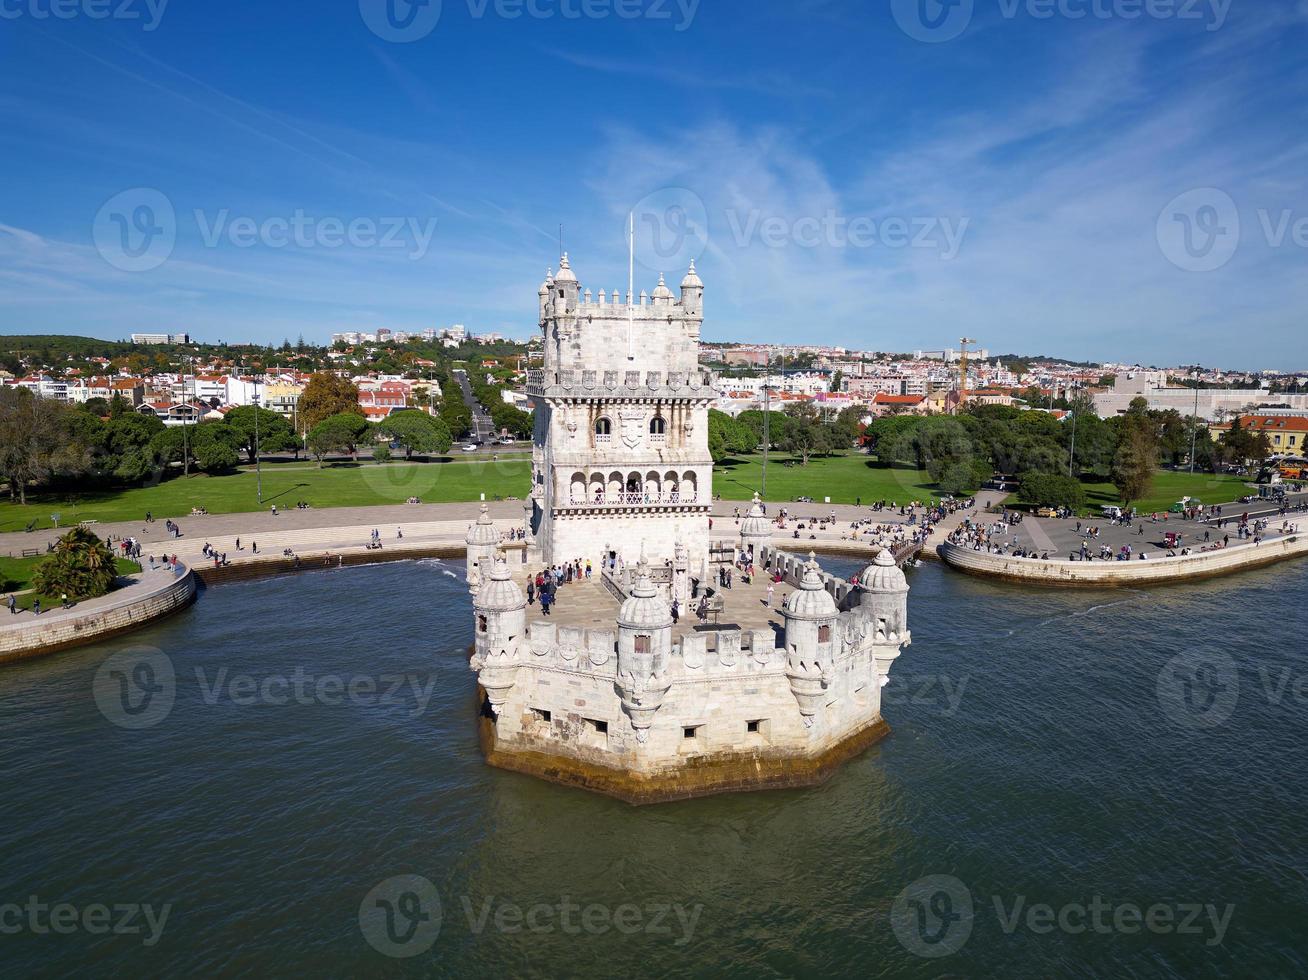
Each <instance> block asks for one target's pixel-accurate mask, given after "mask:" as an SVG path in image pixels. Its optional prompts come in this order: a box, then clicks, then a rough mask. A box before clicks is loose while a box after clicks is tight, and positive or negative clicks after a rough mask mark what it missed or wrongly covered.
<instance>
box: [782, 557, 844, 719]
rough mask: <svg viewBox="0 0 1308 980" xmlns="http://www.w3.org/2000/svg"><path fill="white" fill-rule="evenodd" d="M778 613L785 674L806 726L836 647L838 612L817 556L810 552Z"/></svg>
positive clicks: (817, 703)
mask: <svg viewBox="0 0 1308 980" xmlns="http://www.w3.org/2000/svg"><path fill="white" fill-rule="evenodd" d="M781 615H782V618H783V619H784V620H785V622H786V677H787V678H788V679H789V680H790V693H791V694H793V695H794V696H795V700H796V701H797V702H798V703H799V713H800V714H801V715H802V716H803V718H804V727H806V728H809V727H812V725H813V717H814V716H815V715H816V714H817V713H818V711H819V710H820V709H821V708H822V702H823V700H824V698H825V694H826V689H827V686H828V685H829V684H830V683H831V679H832V664H833V661H834V660H835V650H836V649H837V644H836V630H835V626H836V620H837V619H838V618H839V616H840V611H839V610H838V609H837V608H836V600H835V599H833V598H832V597H831V593H829V592H828V591H827V590H826V589H825V588H824V587H823V585H822V578H821V576H819V574H818V563H817V556H815V555H814V554H813V553H812V552H809V556H808V561H807V562H806V563H805V565H804V575H803V577H802V578H801V579H800V582H799V588H797V589H795V591H794V592H792V593H790V595H789V596H788V597H787V598H786V601H785V604H784V605H783V606H782V607H781Z"/></svg>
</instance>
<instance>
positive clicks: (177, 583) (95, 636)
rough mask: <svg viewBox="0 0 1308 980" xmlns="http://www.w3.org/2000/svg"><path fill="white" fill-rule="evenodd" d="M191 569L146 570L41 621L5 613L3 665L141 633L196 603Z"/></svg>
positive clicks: (0, 620)
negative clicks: (138, 630) (135, 631)
mask: <svg viewBox="0 0 1308 980" xmlns="http://www.w3.org/2000/svg"><path fill="white" fill-rule="evenodd" d="M195 590H196V582H195V576H194V574H192V572H191V570H190V568H188V567H187V566H186V565H185V564H183V563H179V564H178V566H177V567H176V568H165V567H164V566H162V565H160V566H158V567H156V568H149V567H144V568H142V569H141V571H139V572H136V573H134V574H132V575H124V576H120V577H119V579H118V588H116V589H114V591H112V592H110V593H109V594H108V595H102V596H99V597H98V598H95V599H83V600H82V601H81V602H78V603H77V604H75V605H74V606H72V607H71V608H69V609H63V608H61V607H59V606H55V607H54V608H53V609H48V610H46V611H45V612H43V613H41V615H39V616H37V615H36V614H35V613H32V612H30V611H23V612H20V613H18V614H16V615H14V614H10V613H7V612H3V611H0V664H3V663H6V662H8V661H12V660H22V659H25V658H28V657H38V656H43V655H44V654H47V653H54V652H55V651H56V650H62V649H65V648H66V647H72V646H79V645H80V644H83V643H90V642H92V641H94V640H102V639H105V638H107V637H110V636H114V635H117V634H119V633H125V632H127V631H128V630H133V629H136V628H138V627H140V626H142V625H144V624H146V623H148V622H150V621H151V620H155V619H159V618H160V617H162V616H167V615H169V614H171V613H174V612H177V611H178V610H180V609H184V608H185V607H186V606H188V605H190V603H191V602H192V601H193V600H194V599H195Z"/></svg>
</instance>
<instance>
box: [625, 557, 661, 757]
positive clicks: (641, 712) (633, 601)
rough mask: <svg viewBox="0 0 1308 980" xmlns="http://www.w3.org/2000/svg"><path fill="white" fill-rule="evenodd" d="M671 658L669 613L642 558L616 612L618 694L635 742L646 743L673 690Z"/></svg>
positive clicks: (647, 565)
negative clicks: (651, 727)
mask: <svg viewBox="0 0 1308 980" xmlns="http://www.w3.org/2000/svg"><path fill="white" fill-rule="evenodd" d="M671 656H672V611H671V609H669V607H668V604H667V603H666V602H664V601H663V599H662V598H661V597H660V596H659V593H658V589H657V588H656V587H655V586H654V583H653V582H652V581H651V580H650V577H649V564H648V563H647V562H646V561H645V558H644V556H643V555H642V556H641V559H640V562H639V564H637V566H636V584H635V586H634V587H633V588H632V590H631V595H629V596H628V597H627V600H626V601H625V602H624V603H623V604H622V608H621V609H620V610H618V679H617V687H618V694H619V696H620V697H621V698H622V710H623V711H625V712H626V714H627V717H628V718H630V719H631V727H632V729H633V730H634V731H635V732H636V741H637V742H640V743H644V742H645V741H647V740H648V738H649V729H650V725H652V724H653V723H654V714H655V712H657V711H658V710H659V706H660V705H662V704H663V698H664V695H666V694H667V693H668V688H670V687H671V686H672V682H671V681H669V680H668V677H667V670H668V660H669V659H670V658H671Z"/></svg>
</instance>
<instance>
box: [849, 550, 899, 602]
mask: <svg viewBox="0 0 1308 980" xmlns="http://www.w3.org/2000/svg"><path fill="white" fill-rule="evenodd" d="M858 585H859V588H861V589H866V590H867V591H868V592H907V591H908V579H907V578H906V577H905V576H904V572H903V570H902V569H901V568H900V567H899V566H898V565H896V564H895V556H894V555H893V554H891V552H890V549H889V548H882V549H881V550H880V551H879V552H877V556H876V558H874V559H873V560H872V564H871V565H868V566H867V568H865V569H863V571H862V573H861V574H860V575H859V576H858Z"/></svg>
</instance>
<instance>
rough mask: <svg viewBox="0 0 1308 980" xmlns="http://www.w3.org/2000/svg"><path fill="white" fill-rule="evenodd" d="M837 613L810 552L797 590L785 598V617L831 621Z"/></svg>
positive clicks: (813, 556) (833, 600) (815, 558)
mask: <svg viewBox="0 0 1308 980" xmlns="http://www.w3.org/2000/svg"><path fill="white" fill-rule="evenodd" d="M839 613H840V610H839V609H838V608H837V607H836V600H835V599H833V598H832V597H831V593H830V592H828V591H827V590H826V588H825V587H824V586H823V584H822V577H821V575H820V574H819V570H818V563H817V556H816V555H814V554H813V552H811V551H810V552H809V553H808V561H807V562H805V563H804V577H803V578H801V579H800V580H799V588H797V589H796V590H795V591H794V592H792V593H790V595H789V596H788V597H787V598H786V604H785V615H786V616H787V618H790V619H832V618H834V617H835V616H837V615H839Z"/></svg>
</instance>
